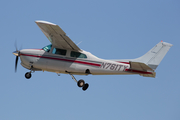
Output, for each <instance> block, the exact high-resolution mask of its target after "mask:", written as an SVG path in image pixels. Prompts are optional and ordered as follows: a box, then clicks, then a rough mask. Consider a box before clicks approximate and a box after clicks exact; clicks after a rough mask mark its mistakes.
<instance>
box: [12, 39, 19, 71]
mask: <svg viewBox="0 0 180 120" xmlns="http://www.w3.org/2000/svg"><path fill="white" fill-rule="evenodd" d="M14 45H15V48H16V51H14V52H13V54H14V55H15V56H16V61H15V72H16V71H17V64H18V59H19V56H20V51H19V50H18V49H17V45H16V42H15V44H14Z"/></svg>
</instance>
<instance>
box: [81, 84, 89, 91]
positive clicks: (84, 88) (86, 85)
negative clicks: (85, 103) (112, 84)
mask: <svg viewBox="0 0 180 120" xmlns="http://www.w3.org/2000/svg"><path fill="white" fill-rule="evenodd" d="M88 87H89V84H88V83H86V84H85V85H84V86H83V88H82V90H84V91H85V90H87V89H88Z"/></svg>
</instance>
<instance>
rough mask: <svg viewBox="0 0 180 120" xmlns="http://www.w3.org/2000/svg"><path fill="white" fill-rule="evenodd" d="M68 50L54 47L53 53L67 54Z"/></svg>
mask: <svg viewBox="0 0 180 120" xmlns="http://www.w3.org/2000/svg"><path fill="white" fill-rule="evenodd" d="M66 52H67V51H66V50H63V49H58V48H54V49H53V51H52V53H53V54H58V55H64V56H65V55H66Z"/></svg>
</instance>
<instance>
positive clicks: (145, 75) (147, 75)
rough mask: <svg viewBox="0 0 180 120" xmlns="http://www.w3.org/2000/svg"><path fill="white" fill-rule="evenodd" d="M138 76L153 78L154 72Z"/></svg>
mask: <svg viewBox="0 0 180 120" xmlns="http://www.w3.org/2000/svg"><path fill="white" fill-rule="evenodd" d="M139 75H140V76H143V77H153V78H155V77H156V72H152V74H139Z"/></svg>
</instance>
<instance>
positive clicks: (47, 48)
mask: <svg viewBox="0 0 180 120" xmlns="http://www.w3.org/2000/svg"><path fill="white" fill-rule="evenodd" d="M51 47H52V44H50V45H47V46H45V47H43V48H42V49H43V50H44V51H46V52H49V51H50V50H51Z"/></svg>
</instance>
